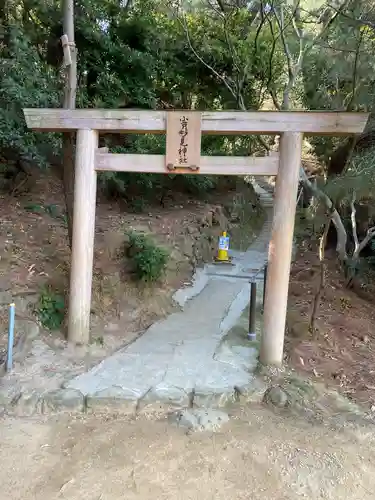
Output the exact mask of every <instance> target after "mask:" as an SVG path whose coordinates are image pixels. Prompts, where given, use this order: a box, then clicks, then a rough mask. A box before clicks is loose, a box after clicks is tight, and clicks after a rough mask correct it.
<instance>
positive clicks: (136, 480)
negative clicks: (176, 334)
mask: <svg viewBox="0 0 375 500" xmlns="http://www.w3.org/2000/svg"><path fill="white" fill-rule="evenodd" d="M231 416H232V418H231V420H230V422H229V423H228V424H226V426H225V427H223V428H222V429H221V431H220V432H219V433H216V434H209V433H194V434H190V435H188V434H186V433H185V432H184V431H183V430H182V429H179V428H176V427H173V426H172V425H171V424H170V423H168V422H167V421H166V420H160V421H154V420H149V419H146V418H145V417H139V418H138V419H134V420H126V419H122V418H117V419H115V418H113V417H106V418H99V417H94V416H85V417H83V416H82V417H80V418H76V419H74V420H71V419H70V418H68V417H65V418H60V419H48V420H44V421H40V420H39V421H38V420H27V419H23V420H15V419H6V420H3V421H2V422H1V426H0V440H1V446H0V462H1V464H2V465H1V468H0V484H1V496H2V498H8V499H9V500H42V499H44V498H48V499H49V500H55V499H56V500H57V499H69V500H120V499H121V500H123V499H124V498H126V499H129V500H131V499H133V498H137V499H144V500H149V499H150V498H157V499H160V500H167V499H168V500H169V499H170V500H172V499H173V500H175V499H183V500H188V499H189V500H190V499H194V500H195V499H200V500H213V499H215V500H220V499H223V500H224V499H225V500H227V499H228V498H231V499H236V500H240V499H246V500H248V499H251V500H258V499H259V500H264V499H267V500H294V499H300V498H307V499H309V500H318V499H323V498H324V499H325V500H330V499H332V500H333V499H334V500H337V499H340V500H358V499H359V498H361V499H362V500H367V499H368V500H370V499H372V498H373V491H374V489H375V465H374V464H375V451H374V432H373V431H371V432H370V431H368V430H365V429H362V430H360V429H359V428H358V429H356V430H350V431H349V430H345V429H343V430H342V431H332V430H330V429H329V428H328V427H325V426H312V425H310V424H308V423H307V422H306V421H305V420H303V419H299V418H296V417H295V416H294V417H293V418H288V417H285V416H280V415H276V414H274V413H272V412H271V411H269V410H268V409H266V408H261V407H252V408H251V409H249V408H245V409H243V410H241V411H240V410H239V409H237V410H234V411H233V412H232V415H231ZM26 450H27V452H26Z"/></svg>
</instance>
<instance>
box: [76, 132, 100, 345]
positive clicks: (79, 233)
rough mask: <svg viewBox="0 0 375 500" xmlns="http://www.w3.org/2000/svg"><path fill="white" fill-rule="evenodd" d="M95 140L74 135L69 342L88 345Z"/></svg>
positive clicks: (92, 134)
mask: <svg viewBox="0 0 375 500" xmlns="http://www.w3.org/2000/svg"><path fill="white" fill-rule="evenodd" d="M98 137H99V135H98V132H97V131H96V130H87V129H86V130H78V133H77V150H76V162H75V185H74V214H73V246H72V260H71V270H70V295H69V322H68V340H69V341H70V342H73V343H75V344H87V343H88V342H89V339H90V309H91V285H92V267H93V256H94V236H95V206H96V171H95V155H96V150H97V148H98Z"/></svg>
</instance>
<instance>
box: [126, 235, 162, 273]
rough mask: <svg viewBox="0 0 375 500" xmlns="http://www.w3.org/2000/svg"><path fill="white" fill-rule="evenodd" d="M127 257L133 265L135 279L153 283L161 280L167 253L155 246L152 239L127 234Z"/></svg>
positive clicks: (145, 236)
mask: <svg viewBox="0 0 375 500" xmlns="http://www.w3.org/2000/svg"><path fill="white" fill-rule="evenodd" d="M128 238H129V242H128V247H127V255H128V257H130V258H131V260H132V262H133V264H134V271H135V274H136V277H137V279H139V280H142V281H148V282H153V281H157V280H159V279H160V278H161V276H162V275H163V273H164V272H165V269H166V266H167V261H168V257H169V253H168V251H167V250H166V249H165V248H162V247H159V246H157V245H156V244H155V243H154V242H153V241H152V239H151V238H150V237H149V236H147V235H145V234H142V233H137V232H136V231H131V232H129V233H128Z"/></svg>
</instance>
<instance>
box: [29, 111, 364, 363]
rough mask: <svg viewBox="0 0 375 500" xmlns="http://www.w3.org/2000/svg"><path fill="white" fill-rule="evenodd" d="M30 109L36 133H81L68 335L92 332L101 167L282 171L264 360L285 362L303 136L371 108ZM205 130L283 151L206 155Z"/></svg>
mask: <svg viewBox="0 0 375 500" xmlns="http://www.w3.org/2000/svg"><path fill="white" fill-rule="evenodd" d="M24 114H25V118H26V123H27V126H28V127H29V128H30V129H33V130H38V131H53V132H66V131H77V143H76V159H75V187H74V220H73V247H72V258H71V271H70V273H71V274H70V295H69V322H68V339H69V340H71V341H73V342H75V343H77V344H86V343H88V341H89V337H90V306H91V286H92V269H93V249H94V232H95V206H96V178H97V171H104V170H107V171H116V172H149V173H160V174H168V173H183V174H189V173H194V174H203V175H210V174H214V175H277V181H276V189H275V202H274V218H273V225H272V233H271V241H270V245H269V260H268V262H269V265H268V275H267V288H266V297H265V305H264V332H263V335H262V339H261V352H260V360H261V362H262V363H263V364H268V365H281V364H282V361H283V349H284V331H285V319H286V310H287V300H288V287H289V273H290V263H291V254H292V244H293V231H294V219H295V212H296V200H297V189H298V181H299V168H300V163H301V150H302V139H303V134H310V135H332V136H333V135H352V134H360V133H362V132H363V130H364V128H365V125H366V123H367V120H368V114H367V113H345V112H343V113H341V112H328V113H327V112H318V111H312V112H311V111H310V112H301V111H287V112H280V111H276V112H274V111H260V112H241V111H238V112H236V111H234V112H232V111H230V112H228V111H219V112H198V111H193V112H191V111H171V112H166V111H144V110H142V111H139V110H106V109H94V110H89V109H85V110H64V109H25V110H24ZM99 132H123V133H137V134H140V133H141V134H147V133H152V134H166V136H167V137H166V155H165V156H161V155H134V154H111V153H108V152H103V151H102V150H99V149H98V138H99ZM202 133H203V134H222V135H249V134H268V135H272V134H273V135H276V134H281V138H280V151H279V154H277V155H274V156H268V157H264V158H255V157H228V156H225V157H224V156H214V157H208V156H206V157H205V156H203V157H201V134H202Z"/></svg>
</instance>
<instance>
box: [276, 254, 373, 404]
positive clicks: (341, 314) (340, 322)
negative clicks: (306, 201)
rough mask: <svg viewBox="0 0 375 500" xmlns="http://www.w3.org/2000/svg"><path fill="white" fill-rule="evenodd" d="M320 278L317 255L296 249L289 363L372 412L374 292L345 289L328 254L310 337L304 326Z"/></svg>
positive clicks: (288, 340) (334, 262) (291, 296)
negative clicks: (314, 322) (313, 332)
mask: <svg viewBox="0 0 375 500" xmlns="http://www.w3.org/2000/svg"><path fill="white" fill-rule="evenodd" d="M319 280H320V268H319V261H318V258H317V252H315V251H313V250H311V249H304V248H300V250H299V252H298V255H297V259H296V261H295V262H294V264H293V266H292V272H291V281H290V290H289V303H288V322H287V323H288V333H287V337H286V347H287V353H288V363H289V365H290V366H292V367H294V368H295V369H296V370H297V372H299V373H302V374H304V375H305V376H306V375H308V376H310V377H312V379H313V380H314V381H318V382H325V383H327V384H328V385H329V386H332V387H335V388H337V389H338V390H339V391H340V392H341V393H342V394H344V395H345V396H346V397H347V398H349V399H351V400H353V401H355V402H357V403H359V404H362V405H364V406H365V407H366V408H367V409H372V411H375V368H374V367H375V330H374V321H375V308H374V303H375V300H374V297H375V295H374V290H372V293H370V291H368V290H367V291H366V289H365V288H363V287H362V288H360V287H357V288H358V290H355V291H353V290H348V289H347V288H345V283H344V278H343V274H342V271H341V270H340V269H339V267H338V264H337V261H336V260H335V258H334V256H333V254H332V253H330V252H328V253H327V271H326V286H325V288H324V291H323V294H322V296H321V300H320V305H319V309H318V314H317V322H316V326H317V332H316V338H315V339H313V338H312V336H311V334H310V333H309V332H308V325H309V320H310V317H311V311H312V304H313V298H314V294H315V293H316V290H317V287H318V283H319Z"/></svg>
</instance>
